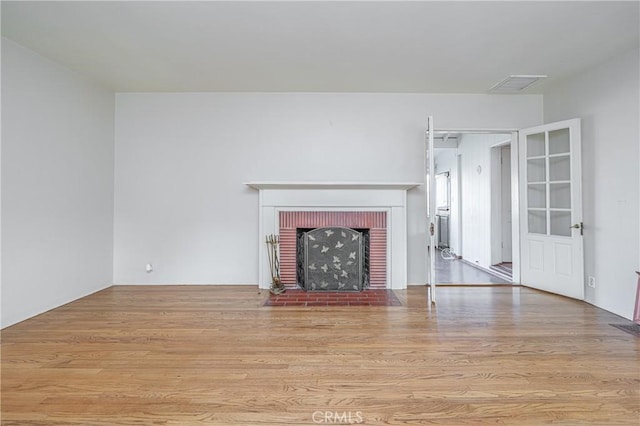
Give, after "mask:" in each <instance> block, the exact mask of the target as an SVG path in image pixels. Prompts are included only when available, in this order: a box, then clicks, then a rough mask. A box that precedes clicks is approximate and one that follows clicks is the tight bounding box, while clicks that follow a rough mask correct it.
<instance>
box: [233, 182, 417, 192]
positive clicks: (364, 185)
mask: <svg viewBox="0 0 640 426" xmlns="http://www.w3.org/2000/svg"><path fill="white" fill-rule="evenodd" d="M245 185H247V186H250V187H251V188H255V189H400V190H404V191H406V190H409V189H411V188H414V187H416V186H419V185H421V183H417V182H304V181H300V182H288V181H285V182H278V181H260V182H246V183H245Z"/></svg>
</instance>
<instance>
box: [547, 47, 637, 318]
mask: <svg viewBox="0 0 640 426" xmlns="http://www.w3.org/2000/svg"><path fill="white" fill-rule="evenodd" d="M639 60H640V55H639V51H638V50H637V49H635V50H633V51H630V52H627V53H626V54H624V55H621V56H618V57H617V58H614V59H612V60H609V61H608V62H606V63H604V64H602V65H600V66H598V67H595V68H593V69H591V70H589V71H588V72H586V73H584V74H582V75H579V76H577V77H574V78H572V79H569V80H566V81H564V82H562V83H560V84H558V85H556V86H555V87H552V88H550V89H549V90H548V92H547V93H546V94H545V96H544V109H545V114H544V116H545V121H546V122H553V121H559V120H565V119H569V118H576V117H578V118H581V119H582V155H583V158H582V173H583V200H584V224H585V234H584V253H585V279H586V278H587V277H588V276H594V277H595V278H596V288H595V291H594V290H593V289H591V288H590V287H588V286H585V294H586V300H587V301H589V302H591V303H593V304H595V305H597V306H599V307H601V308H604V309H606V310H608V311H611V312H614V313H616V314H619V315H621V316H624V317H626V318H629V319H630V318H631V317H632V314H633V307H634V297H635V291H636V281H637V277H636V274H635V272H634V271H636V270H640V242H639V241H640V207H639V198H640V184H639V182H640V176H639V171H638V170H639V167H638V164H640V161H639V160H640V143H639V140H640V134H639V131H638V122H639V119H640V108H639V102H640V101H639V90H640V88H639V83H638V75H640V70H639V66H638V63H639Z"/></svg>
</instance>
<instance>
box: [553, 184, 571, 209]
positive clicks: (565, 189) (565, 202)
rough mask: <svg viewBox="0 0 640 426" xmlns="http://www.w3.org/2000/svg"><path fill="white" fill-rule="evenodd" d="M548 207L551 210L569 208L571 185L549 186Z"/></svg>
mask: <svg viewBox="0 0 640 426" xmlns="http://www.w3.org/2000/svg"><path fill="white" fill-rule="evenodd" d="M549 204H550V205H549V207H551V208H552V209H570V208H571V184H570V183H552V184H549Z"/></svg>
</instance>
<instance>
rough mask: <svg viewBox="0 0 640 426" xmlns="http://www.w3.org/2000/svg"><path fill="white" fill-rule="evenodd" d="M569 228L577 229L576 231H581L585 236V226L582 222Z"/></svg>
mask: <svg viewBox="0 0 640 426" xmlns="http://www.w3.org/2000/svg"><path fill="white" fill-rule="evenodd" d="M569 228H572V229H573V228H575V229H579V230H580V235H584V234H583V232H584V224H583V223H582V222H580V223H576V224H575V225H571V226H570V227H569Z"/></svg>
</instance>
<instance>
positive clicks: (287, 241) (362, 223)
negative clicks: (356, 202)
mask: <svg viewBox="0 0 640 426" xmlns="http://www.w3.org/2000/svg"><path fill="white" fill-rule="evenodd" d="M279 223H280V227H279V230H280V232H279V234H280V278H281V279H282V282H283V283H284V284H285V286H286V287H288V288H295V287H296V256H297V250H296V241H297V230H298V229H300V228H303V229H314V228H323V227H327V226H344V227H346V228H352V229H367V230H368V231H369V248H368V251H369V259H368V260H369V288H371V289H385V288H387V212H386V211H344V212H342V211H340V212H335V211H281V212H280V213H279Z"/></svg>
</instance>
